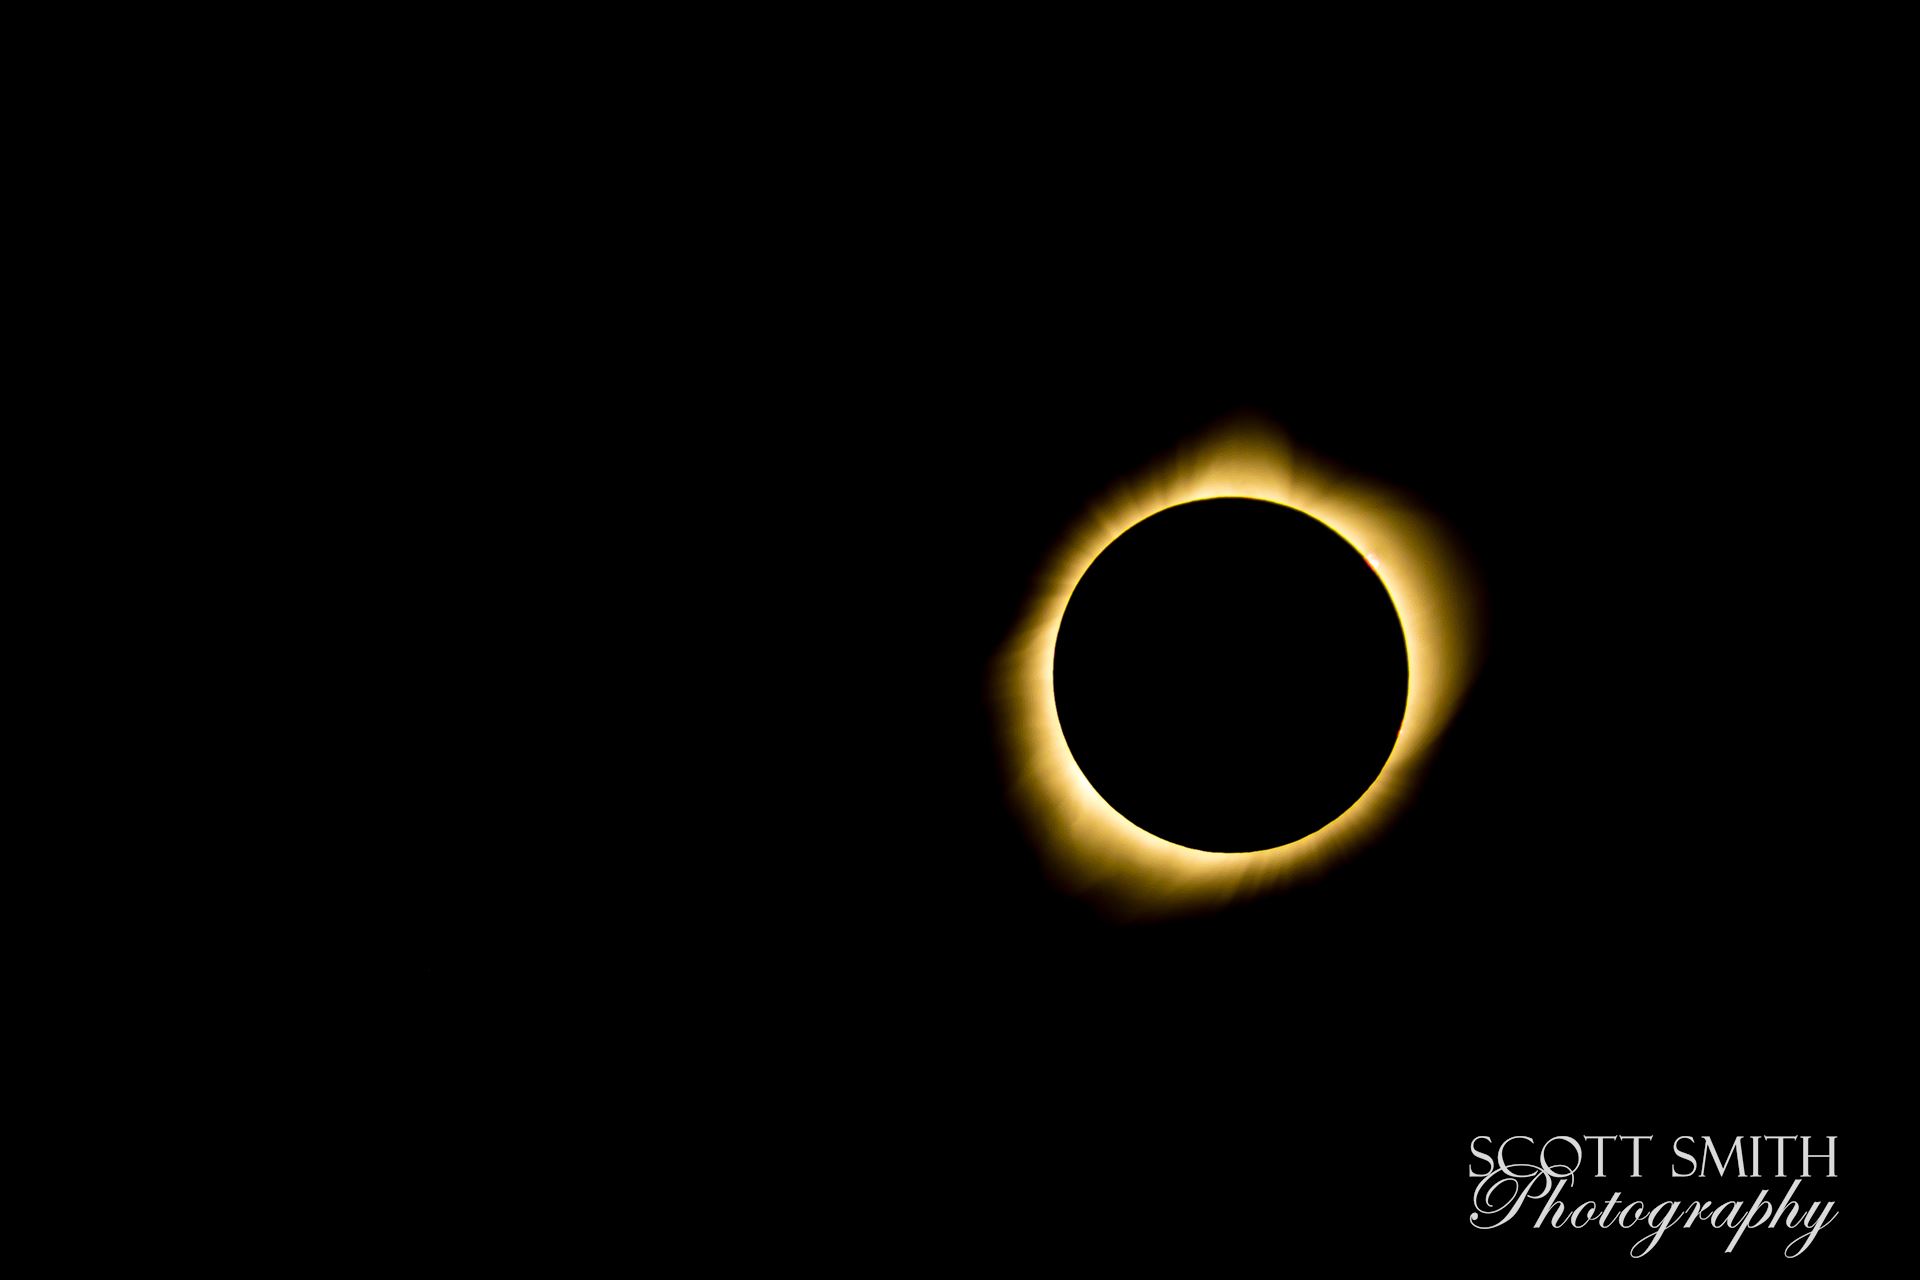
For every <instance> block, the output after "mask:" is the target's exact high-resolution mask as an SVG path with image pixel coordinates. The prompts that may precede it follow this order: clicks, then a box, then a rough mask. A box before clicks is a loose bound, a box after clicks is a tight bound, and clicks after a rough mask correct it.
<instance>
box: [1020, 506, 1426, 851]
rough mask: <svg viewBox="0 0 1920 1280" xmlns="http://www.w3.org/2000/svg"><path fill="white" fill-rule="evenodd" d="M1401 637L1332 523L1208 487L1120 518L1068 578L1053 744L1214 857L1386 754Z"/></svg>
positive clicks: (1361, 787)
mask: <svg viewBox="0 0 1920 1280" xmlns="http://www.w3.org/2000/svg"><path fill="white" fill-rule="evenodd" d="M1407 678H1408V665H1407V642H1406V638H1405V635H1404V633H1403V631H1402V627H1401V621H1400V618H1399V616H1398V615H1397V614H1396V612H1395V610H1394V606H1393V600H1392V598H1391V597H1390V596H1389V595H1388V593H1387V588H1386V586H1385V584H1384V583H1382V581H1381V580H1380V577H1379V575H1378V574H1376V573H1375V572H1374V569H1373V566H1372V565H1370V564H1369V563H1368V562H1367V560H1366V558H1365V557H1363V556H1362V555H1361V554H1360V552H1359V551H1357V550H1356V549H1355V548H1354V547H1353V546H1352V544H1350V543H1349V542H1347V541H1346V539H1344V538H1343V537H1341V536H1340V535H1339V534H1338V533H1335V532H1334V531H1333V530H1332V529H1330V528H1328V527H1327V526H1326V525H1324V524H1322V523H1321V522H1320V521H1318V520H1316V519H1314V518H1313V517H1312V516H1309V515H1307V514H1306V513H1304V512H1302V511H1299V510H1296V509H1294V508H1292V507H1288V506H1283V505H1281V504H1280V503H1277V502H1269V501H1263V500H1257V499H1251V498H1211V499H1206V500H1202V501H1196V502H1187V503H1183V504H1180V505H1176V506H1171V507H1167V508H1166V509H1164V510H1161V511H1159V512H1157V513H1156V514H1153V515H1150V516H1148V517H1147V518H1146V519H1144V520H1141V521H1140V522H1139V523H1137V524H1135V525H1133V526H1132V527H1131V528H1129V529H1127V530H1126V531H1125V532H1124V533H1122V534H1121V535H1120V536H1119V537H1118V538H1116V539H1114V541H1113V542H1112V543H1111V544H1110V545H1108V546H1107V547H1106V548H1105V550H1103V551H1101V552H1100V554H1099V555H1098V556H1097V557H1096V558H1095V559H1094V561H1093V563H1092V564H1091V565H1089V566H1088V568H1087V570H1086V572H1085V573H1084V574H1083V575H1082V576H1081V577H1080V580H1079V581H1078V583H1077V584H1076V585H1075V586H1074V588H1073V592H1072V595H1071V597H1070V598H1069V600H1068V601H1067V605H1066V608H1065V611H1064V613H1063V614H1062V615H1061V620H1060V629H1059V634H1058V638H1057V641H1056V643H1055V646H1054V656H1053V694H1054V701H1055V704H1056V707H1057V709H1058V713H1059V723H1060V729H1061V732H1062V733H1063V735H1064V736H1065V739H1066V745H1067V748H1068V749H1069V750H1070V751H1071V752H1072V755H1073V759H1074V761H1075V762H1076V763H1077V764H1078V765H1079V767H1080V770H1081V771H1082V773H1084V775H1085V777H1086V779H1087V781H1088V783H1090V784H1091V785H1092V787H1093V788H1094V789H1095V790H1096V791H1098V792H1099V794H1100V796H1101V797H1102V798H1103V799H1105V801H1106V802H1107V803H1108V804H1109V805H1111V806H1112V807H1113V809H1114V810H1116V811H1117V812H1118V813H1119V814H1121V815H1122V816H1124V817H1125V818H1126V819H1127V820H1128V821H1130V822H1132V823H1134V824H1135V825H1136V826H1138V827H1140V828H1141V829H1143V830H1145V831H1148V832H1151V833H1152V834H1154V835H1157V836H1159V837H1161V838H1163V839H1165V840H1168V841H1171V842H1173V843H1174V844H1178V845H1182V846H1185V847H1187V848H1189V849H1195V850H1205V851H1211V852H1216V853H1240V852H1249V851H1253V850H1261V849H1271V848H1274V847H1276V846H1279V845H1284V844H1288V843H1290V842H1292V841H1295V840H1298V839H1300V838H1302V837H1304V836H1307V835H1310V834H1312V833H1313V832H1315V831H1318V830H1320V829H1321V828H1322V827H1325V826H1326V825H1327V824H1329V823H1331V822H1332V821H1333V820H1334V819H1336V818H1338V817H1339V816H1340V815H1341V814H1342V813H1344V812H1346V810H1347V809H1348V808H1350V807H1351V806H1352V805H1353V804H1354V802H1355V801H1356V800H1358V799H1359V798H1360V797H1361V795H1362V794H1363V793H1365V792H1366V790H1367V788H1368V787H1369V786H1370V785H1371V784H1372V783H1373V781H1374V779H1375V778H1376V777H1378V776H1379V774H1380V771H1381V769H1382V767H1383V766H1384V765H1385V764H1386V762H1387V758H1388V757H1389V756H1390V755H1391V754H1392V753H1393V749H1394V743H1395V740H1396V738H1397V736H1398V734H1399V732H1400V729H1401V722H1402V719H1403V717H1404V716H1405V715H1406V709H1407Z"/></svg>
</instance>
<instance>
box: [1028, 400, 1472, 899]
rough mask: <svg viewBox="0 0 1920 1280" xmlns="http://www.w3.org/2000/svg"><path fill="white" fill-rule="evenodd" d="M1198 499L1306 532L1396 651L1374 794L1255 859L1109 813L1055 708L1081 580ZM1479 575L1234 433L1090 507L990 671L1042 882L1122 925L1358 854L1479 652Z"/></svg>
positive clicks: (1310, 465)
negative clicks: (1386, 605)
mask: <svg viewBox="0 0 1920 1280" xmlns="http://www.w3.org/2000/svg"><path fill="white" fill-rule="evenodd" d="M1204 498H1259V499H1265V500H1266V501H1268V502H1277V503H1280V504H1282V505H1284V506H1289V507H1293V508H1295V509H1296V510H1299V511H1303V512H1305V513H1306V514H1307V515H1310V516H1312V517H1313V518H1314V519H1316V520H1318V521H1320V522H1321V523H1322V524H1324V525H1326V526H1327V527H1328V528H1330V529H1332V530H1333V531H1334V532H1336V533H1338V534H1339V535H1340V536H1341V537H1343V538H1345V539H1346V540H1347V541H1348V542H1349V543H1351V544H1352V545H1353V546H1354V547H1355V548H1356V549H1358V550H1359V552H1360V553H1361V554H1362V555H1363V556H1365V557H1366V560H1367V563H1368V564H1370V565H1372V566H1373V569H1374V572H1376V573H1377V574H1379V575H1380V580H1381V581H1382V582H1383V583H1384V584H1385V585H1386V588H1387V593H1388V595H1390V596H1391V597H1392V599H1393V607H1394V609H1395V611H1396V612H1397V613H1398V614H1399V615H1400V625H1401V628H1402V630H1403V632H1404V634H1405V638H1406V644H1407V709H1406V716H1405V718H1404V720H1403V721H1402V723H1401V726H1400V736H1399V738H1398V740H1397V741H1396V742H1395V743H1394V747H1393V751H1392V753H1391V754H1390V755H1389V756H1388V757H1387V763H1386V765H1385V766H1384V767H1383V768H1382V769H1381V771H1380V775H1379V777H1377V778H1375V779H1374V781H1373V785H1372V786H1370V787H1368V788H1367V790H1366V792H1365V793H1364V794H1363V795H1362V796H1361V797H1360V798H1359V799H1358V800H1356V801H1355V802H1354V803H1353V805H1352V806H1351V807H1350V808H1348V809H1347V811H1346V812H1345V813H1343V814H1341V815H1340V816H1339V817H1338V818H1336V819H1334V820H1333V821H1332V822H1331V823H1329V824H1328V825H1326V826H1324V827H1322V828H1321V829H1320V830H1318V831H1315V832H1313V833H1312V834H1311V835H1307V836H1304V837H1302V838H1301V839H1299V840H1295V841H1294V842H1292V843H1291V844H1285V845H1281V846H1279V847H1277V848H1273V849H1264V850H1260V851H1258V852H1255V853H1205V852H1201V851H1200V850H1197V849H1189V848H1186V847H1184V846H1182V845H1177V844H1174V843H1172V842H1170V841H1167V840H1163V839H1161V838H1160V837H1158V836H1156V835H1153V834H1152V833H1150V832H1147V831H1144V830H1142V829H1141V828H1139V827H1137V826H1135V825H1134V824H1133V823H1131V822H1129V821H1128V820H1127V819H1126V818H1124V817H1122V816H1121V815H1120V813H1119V812H1118V811H1117V810H1115V809H1114V808H1113V806H1112V805H1110V804H1108V803H1107V802H1106V800H1105V799H1104V798H1103V797H1102V796H1101V795H1100V793H1099V792H1097V791H1095V790H1094V789H1093V785H1092V784H1091V783H1089V782H1088V781H1087V779H1086V775H1084V774H1083V773H1081V771H1080V766H1079V765H1078V764H1077V763H1076V762H1075V761H1074V758H1073V754H1072V752H1071V751H1069V750H1068V748H1067V740H1066V736H1065V735H1064V734H1063V733H1062V732H1061V729H1060V717H1059V712H1058V710H1057V708H1056V706H1055V704H1054V700H1053V653H1054V642H1055V640H1056V638H1057V637H1058V636H1059V633H1060V620H1061V618H1062V617H1063V616H1064V614H1065V612H1066V608H1067V600H1068V599H1069V598H1070V597H1071V596H1072V595H1073V589H1074V587H1075V586H1076V585H1078V583H1079V581H1080V577H1081V575H1082V574H1084V573H1085V572H1086V571H1087V567H1088V566H1089V565H1091V564H1092V563H1093V561H1094V559H1095V558H1096V557H1097V556H1099V554H1100V553H1101V552H1102V551H1104V550H1105V549H1106V548H1107V546H1108V544H1110V543H1111V542H1112V541H1113V540H1114V539H1115V538H1117V537H1119V536H1120V535H1121V534H1122V533H1124V532H1126V531H1127V530H1128V529H1130V528H1132V527H1133V526H1134V525H1136V524H1138V523H1139V522H1140V521H1142V520H1144V519H1146V518H1147V517H1148V516H1151V515H1153V514H1155V513H1156V512H1160V511H1164V510H1166V509H1167V508H1168V507H1174V506H1179V505H1180V504H1182V503H1186V502H1197V501H1200V500H1201V499H1204ZM1480 622H1481V609H1480V600H1479V589H1478V583H1477V579H1476V578H1475V575H1474V574H1473V572H1472V571H1471V569H1470V567H1469V565H1468V563H1467V560H1466V558H1465V557H1464V555H1462V554H1461V552H1460V551H1459V549H1458V548H1457V546H1456V544H1455V543H1454V541H1453V539H1452V537H1451V536H1450V535H1449V534H1448V533H1447V531H1446V530H1445V529H1444V528H1443V527H1442V526H1441V525H1440V524H1439V523H1438V522H1437V521H1435V520H1434V519H1433V518H1432V517H1431V516H1429V515H1427V514H1426V513H1425V512H1424V511H1422V510H1421V509H1420V507H1419V505H1418V504H1417V503H1415V502H1414V501H1413V500H1412V499H1411V498H1410V497H1408V496H1407V495H1405V494H1402V493H1399V492H1397V491H1395V490H1393V489H1390V488H1387V487H1386V486H1383V485H1380V484H1376V483H1373V482H1371V481H1368V480H1364V479H1362V478H1360V477H1357V476H1353V475H1350V474H1347V473H1345V472H1343V471H1341V470H1340V469H1339V468H1337V467H1335V466H1333V465H1331V464H1329V463H1327V462H1325V461H1322V460H1320V459H1317V458H1314V457H1311V456H1309V455H1307V454H1306V453H1304V452H1303V451H1301V450H1300V449H1298V448H1296V447H1295V446H1293V445H1292V444H1291V443H1290V442H1289V441H1288V440H1287V438H1286V437H1285V435H1283V434H1282V433H1281V432H1280V431H1279V430H1278V429H1277V428H1275V427H1273V426H1271V425H1269V424H1265V423H1261V422H1254V421H1236V422H1231V423H1228V424H1225V425H1223V426H1221V427H1219V428H1216V429H1215V430H1214V431H1212V432H1211V433H1209V434H1207V435H1205V436H1203V437H1201V438H1199V439H1197V440H1196V441H1194V442H1193V443H1191V444H1190V445H1188V446H1186V447H1184V448H1181V449H1180V450H1178V451H1176V452H1175V453H1173V454H1172V455H1171V456H1169V457H1167V458H1166V459H1164V460H1163V461H1161V462H1160V463H1158V464H1157V465H1154V466H1152V467H1149V468H1147V469H1146V470H1145V471H1144V472H1142V473H1141V474H1140V475H1138V476H1136V477H1134V478H1133V479H1131V480H1129V481H1126V482H1124V483H1122V484H1120V485H1117V486H1115V487H1114V488H1113V489H1112V490H1111V491H1110V492H1108V493H1107V494H1106V495H1104V496H1103V497H1101V498H1100V499H1099V500H1097V501H1096V502H1094V503H1093V504H1092V506H1090V507H1089V508H1088V510H1087V511H1086V513H1085V514H1084V515H1083V516H1082V517H1081V518H1080V520H1079V521H1078V522H1076V523H1075V525H1074V526H1073V527H1072V528H1071V529H1070V530H1069V531H1068V532H1067V534H1066V536H1065V537H1064V538H1063V539H1062V541H1061V543H1060V546H1059V547H1058V549H1057V550H1056V551H1055V553H1054V555H1053V556H1052V558H1051V559H1050V560H1049V562H1048V563H1047V565H1046V566H1045V567H1044V569H1043V570H1042V571H1041V573H1040V575H1039V577H1038V579H1037V580H1036V583H1035V587H1034V591H1033V595H1032V598H1031V599H1030V600H1029V601H1028V603H1027V606H1026V608H1025V610H1024V612H1023V614H1022V617H1021V620H1020V622H1019V624H1018V625H1017V626H1016V627H1015V629H1014V631H1013V634H1012V635H1010V636H1009V637H1008V639H1007V642H1006V644H1005V646H1004V647H1003V648H1002V650H1001V652H1000V654H999V656H998V658H997V660H996V662H995V666H994V674H993V693H994V699H995V702H996V707H997V711H998V715H999V721H1000V733H1001V746H1002V750H1003V753H1004V759H1005V764H1006V769H1007V783H1008V787H1009V789H1010V791H1011V793H1012V796H1013V800H1014V805H1015V808H1016V809H1017V810H1018V812H1019V813H1020V814H1021V816H1022V818H1023V819H1024V820H1025V822H1026V823H1027V825H1028V827H1029V830H1030V832H1031V834H1032V836H1033V838H1034V840H1035V843H1036V844H1037V845H1038V846H1039V848H1040V851H1041V853H1042V855H1043V857H1044V859H1045V861H1046V864H1047V867H1048V869H1049V871H1050V873H1051V874H1052V876H1053V878H1054V880H1055V882H1056V883H1058V884H1059V885H1060V886H1061V887H1062V888H1064V889H1066V890H1068V891H1069V892H1072V893H1076V894H1080V895H1083V896H1085V897H1087V898H1089V899H1091V900H1093V901H1094V902H1096V903H1097V904H1099V905H1100V906H1101V907H1102V908H1103V909H1104V910H1106V911H1107V912H1108V913H1109V914H1111V915H1114V916H1116V917H1121V918H1145V917H1155V916H1166V915H1174V914H1181V913H1186V912H1193V911H1202V910H1207V909H1210V908H1214V907H1219V906H1223V905H1225V904H1227V903H1228V902H1231V901H1233V900H1235V899H1237V898H1242V897H1249V896H1252V895H1254V894H1258V893H1263V892H1266V891H1268V890H1270V889H1273V888H1276V887H1278V886H1280V885H1283V884H1286V883H1287V882H1289V881H1290V880H1293V879H1295V878H1296V877H1298V876H1300V875H1302V874H1303V873H1306V872H1309V871H1311V870H1313V869H1314V868H1317V867H1320V866H1323V865H1324V864H1325V863H1326V862H1327V861H1328V860H1330V859H1331V858H1333V857H1336V856H1338V855H1340V854H1343V853H1346V852H1348V851H1350V850H1352V849H1353V848H1355V847H1357V846H1359V845H1361V844H1363V843H1365V842H1366V841H1367V840H1368V839H1370V838H1371V837H1372V836H1374V835H1375V834H1377V833H1378V832H1379V831H1380V830H1381V829H1382V828H1383V827H1384V826H1385V825H1386V824H1387V822H1388V821H1390V820H1391V819H1392V818H1393V816H1394V815H1395V814H1396V813H1397V812H1398V811H1399V809H1400V807H1401V806H1402V804H1404V803H1405V801H1406V800H1407V798H1408V796H1409V795H1410V794H1411V791H1412V788H1413V786H1414V783H1415V782H1416V780H1417V778H1418V774H1419V771H1420V767H1421V766H1422V764H1424V762H1425V760H1426V757H1427V756H1428V754H1429V753H1430V751H1431V749H1432V747H1433V745H1434V743H1435V741H1436V740H1437V739H1438V737H1439V735H1440V733H1441V731H1442V730H1443V729H1444V728H1445V727H1446V724H1447V722H1448V720H1449V719H1450V718H1451V717H1452V715H1453V712H1454V709H1455V707H1456V706H1457V705H1458V703H1459V700H1460V697H1461V695H1462V694H1463V693H1464V692H1465V691H1466V688H1467V685H1468V683H1469V681H1470V680H1471V678H1472V675H1473V671H1474V669H1475V668H1476V666H1477V665H1478V661H1479V652H1480V630H1481V626H1480Z"/></svg>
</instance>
